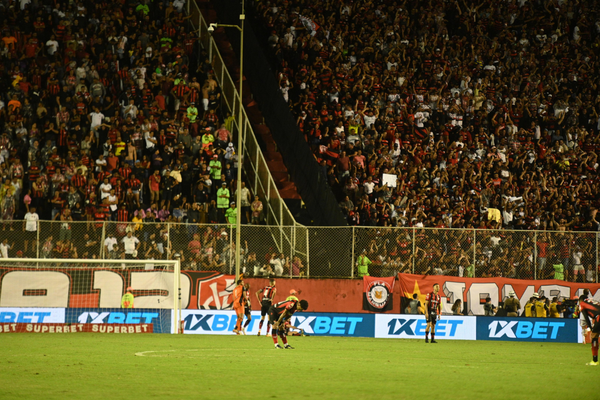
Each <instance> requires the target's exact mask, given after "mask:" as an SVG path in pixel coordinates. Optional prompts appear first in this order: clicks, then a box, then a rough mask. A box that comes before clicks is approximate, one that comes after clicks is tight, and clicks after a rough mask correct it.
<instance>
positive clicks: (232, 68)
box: [198, 1, 301, 200]
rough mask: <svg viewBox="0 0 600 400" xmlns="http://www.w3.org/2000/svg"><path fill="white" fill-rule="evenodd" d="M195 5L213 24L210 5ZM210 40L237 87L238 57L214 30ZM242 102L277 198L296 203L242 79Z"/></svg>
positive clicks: (295, 193) (280, 159)
mask: <svg viewBox="0 0 600 400" xmlns="http://www.w3.org/2000/svg"><path fill="white" fill-rule="evenodd" d="M198 5H199V6H200V8H201V9H202V13H203V14H204V15H205V16H207V21H208V22H213V21H217V15H216V13H215V11H214V10H213V9H212V6H211V4H210V2H208V1H201V2H199V4H198ZM214 38H215V41H216V42H217V46H218V47H219V51H220V52H221V56H222V57H223V60H224V62H225V64H226V65H227V69H228V70H229V73H230V74H231V75H232V76H231V77H232V79H233V80H234V82H236V84H237V85H239V76H240V67H239V61H238V56H237V55H236V54H235V53H234V52H233V50H232V48H231V44H230V43H229V41H227V36H226V35H224V34H218V33H217V31H215V35H214ZM243 103H244V108H245V110H246V115H247V116H248V120H249V121H250V124H251V125H252V129H253V130H254V134H255V135H256V139H257V141H258V143H259V145H260V148H261V151H262V153H263V156H264V157H265V160H266V162H267V166H268V167H269V171H270V172H271V176H272V177H273V180H274V181H275V185H276V186H277V189H278V191H279V195H280V196H281V197H282V198H283V199H286V200H288V199H289V200H300V199H301V197H300V194H299V193H298V189H297V188H296V185H295V184H294V182H292V181H291V179H290V174H289V172H288V170H287V168H286V166H285V164H284V162H283V157H282V156H281V153H280V152H279V151H278V150H277V145H276V144H275V140H274V139H273V136H272V135H271V131H270V130H269V128H268V127H267V126H266V125H265V124H264V118H263V116H262V113H261V112H260V109H259V106H258V104H257V103H256V101H254V99H253V98H252V93H251V91H250V85H249V84H248V83H246V82H245V79H244V88H243Z"/></svg>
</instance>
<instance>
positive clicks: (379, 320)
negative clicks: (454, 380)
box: [375, 314, 477, 340]
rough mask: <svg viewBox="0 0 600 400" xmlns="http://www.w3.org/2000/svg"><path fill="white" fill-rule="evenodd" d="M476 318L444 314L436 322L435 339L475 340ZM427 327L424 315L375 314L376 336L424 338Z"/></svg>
mask: <svg viewBox="0 0 600 400" xmlns="http://www.w3.org/2000/svg"><path fill="white" fill-rule="evenodd" d="M476 318H477V317H470V316H465V317H462V316H442V317H441V319H440V320H439V321H438V322H437V324H436V329H435V332H436V333H435V339H436V340H438V339H442V340H444V339H453V340H475V337H476V334H475V327H476V325H477V323H476V322H475V321H476ZM426 327H427V321H425V316H423V315H411V314H377V315H375V337H376V338H395V339H424V338H425V328H426Z"/></svg>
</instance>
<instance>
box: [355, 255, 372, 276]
mask: <svg viewBox="0 0 600 400" xmlns="http://www.w3.org/2000/svg"><path fill="white" fill-rule="evenodd" d="M370 264H371V260H369V258H368V257H367V256H359V257H358V277H359V278H362V277H363V276H369V265H370Z"/></svg>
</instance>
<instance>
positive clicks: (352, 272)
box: [350, 226, 356, 279]
mask: <svg viewBox="0 0 600 400" xmlns="http://www.w3.org/2000/svg"><path fill="white" fill-rule="evenodd" d="M355 229H356V227H355V226H353V227H352V264H351V265H350V278H352V279H354V263H355V262H356V261H355V260H354V255H355V254H356V231H355Z"/></svg>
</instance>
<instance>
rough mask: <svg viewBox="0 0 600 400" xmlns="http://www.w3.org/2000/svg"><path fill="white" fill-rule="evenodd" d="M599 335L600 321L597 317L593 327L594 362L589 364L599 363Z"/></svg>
mask: <svg viewBox="0 0 600 400" xmlns="http://www.w3.org/2000/svg"><path fill="white" fill-rule="evenodd" d="M598 336H600V321H599V320H598V318H596V321H595V323H594V327H593V328H592V362H589V363H587V365H598V364H599V363H598Z"/></svg>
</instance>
